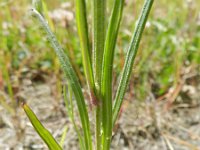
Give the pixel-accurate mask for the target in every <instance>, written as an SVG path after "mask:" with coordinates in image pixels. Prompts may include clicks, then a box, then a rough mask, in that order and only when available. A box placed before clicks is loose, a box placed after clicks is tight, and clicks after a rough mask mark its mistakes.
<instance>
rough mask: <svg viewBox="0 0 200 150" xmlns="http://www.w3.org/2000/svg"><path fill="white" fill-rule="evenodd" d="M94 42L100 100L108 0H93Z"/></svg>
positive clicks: (98, 114)
mask: <svg viewBox="0 0 200 150" xmlns="http://www.w3.org/2000/svg"><path fill="white" fill-rule="evenodd" d="M92 13H93V16H92V21H93V23H92V26H93V32H92V34H93V35H92V36H93V39H92V42H93V55H92V58H93V72H94V81H95V88H96V95H97V97H98V101H100V89H101V87H100V86H101V70H102V62H103V51H104V42H105V22H106V0H92ZM100 103H101V102H98V103H97V108H96V149H97V150H99V149H101V125H102V106H101V105H100Z"/></svg>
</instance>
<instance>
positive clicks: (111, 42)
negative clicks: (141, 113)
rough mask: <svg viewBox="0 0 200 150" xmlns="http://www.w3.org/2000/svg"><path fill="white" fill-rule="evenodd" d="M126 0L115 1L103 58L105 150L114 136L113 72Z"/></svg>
mask: <svg viewBox="0 0 200 150" xmlns="http://www.w3.org/2000/svg"><path fill="white" fill-rule="evenodd" d="M123 5H124V0H115V3H114V7H113V11H112V14H111V18H110V22H109V25H108V30H107V34H106V41H105V47H104V56H103V70H102V81H101V83H102V86H101V95H102V99H103V102H102V103H103V105H102V118H103V137H102V142H103V149H109V148H110V142H111V136H112V70H113V58H114V50H115V46H116V39H117V35H118V30H119V26H120V22H121V17H122V12H123Z"/></svg>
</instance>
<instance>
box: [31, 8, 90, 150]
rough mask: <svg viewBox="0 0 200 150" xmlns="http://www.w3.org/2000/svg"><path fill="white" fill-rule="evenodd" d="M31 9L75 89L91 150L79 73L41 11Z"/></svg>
mask: <svg viewBox="0 0 200 150" xmlns="http://www.w3.org/2000/svg"><path fill="white" fill-rule="evenodd" d="M31 11H32V14H33V16H35V17H36V18H37V20H38V21H39V23H40V24H41V26H42V28H43V30H44V31H45V32H46V35H47V38H48V39H49V41H50V43H51V45H52V47H53V48H54V50H55V52H56V54H57V56H58V58H59V61H60V63H61V67H62V69H63V71H64V73H65V76H66V77H67V79H68V81H69V84H70V87H71V88H72V90H73V93H74V96H75V99H76V102H77V106H78V110H79V114H80V119H81V123H82V128H83V131H84V138H85V144H86V149H88V150H90V149H92V147H91V146H92V140H91V134H90V125H89V118H88V112H87V108H86V104H85V101H84V97H83V93H82V90H81V86H80V83H79V81H78V78H77V75H76V73H75V71H74V69H73V68H72V65H71V63H70V61H69V58H68V57H67V55H66V54H65V53H64V51H63V49H62V47H61V46H60V44H59V43H58V41H57V39H56V37H55V35H54V34H53V33H52V31H51V30H50V28H49V26H48V24H47V22H46V21H45V19H44V18H43V17H42V16H41V15H40V13H39V12H38V11H37V10H35V9H32V10H31Z"/></svg>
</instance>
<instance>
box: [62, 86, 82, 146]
mask: <svg viewBox="0 0 200 150" xmlns="http://www.w3.org/2000/svg"><path fill="white" fill-rule="evenodd" d="M63 96H64V102H65V106H66V110H67V113H68V115H69V119H70V121H71V122H72V123H73V126H74V129H75V131H76V133H77V135H78V140H79V144H80V148H81V150H85V145H84V142H83V141H84V140H83V137H82V136H81V133H80V129H79V128H78V126H77V124H76V122H75V119H74V105H73V101H72V90H71V87H70V86H69V85H68V96H67V89H66V86H64V87H63Z"/></svg>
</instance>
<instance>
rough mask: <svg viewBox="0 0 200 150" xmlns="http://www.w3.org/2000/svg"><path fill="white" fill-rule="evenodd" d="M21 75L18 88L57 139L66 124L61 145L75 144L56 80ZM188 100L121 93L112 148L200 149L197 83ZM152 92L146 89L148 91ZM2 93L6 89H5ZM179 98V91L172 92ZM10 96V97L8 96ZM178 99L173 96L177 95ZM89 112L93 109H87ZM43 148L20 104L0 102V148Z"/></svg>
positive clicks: (71, 127)
mask: <svg viewBox="0 0 200 150" xmlns="http://www.w3.org/2000/svg"><path fill="white" fill-rule="evenodd" d="M53 82H54V81H51V83H48V84H47V83H46V82H41V83H34V82H31V80H28V79H24V80H23V81H22V83H21V85H20V90H19V92H18V93H17V95H18V98H19V97H20V98H22V99H26V101H27V103H28V104H29V105H30V107H31V108H32V109H33V110H34V112H35V113H36V114H37V115H38V117H39V119H40V120H41V121H42V123H43V124H44V125H45V127H47V128H48V129H49V130H50V131H51V132H52V133H53V135H54V137H56V139H57V140H58V141H59V140H60V138H61V135H62V132H63V130H64V128H65V127H67V129H68V130H67V136H66V140H65V143H64V149H66V150H67V149H70V150H77V149H79V148H78V139H77V136H76V132H75V131H74V129H73V125H72V124H71V123H70V120H69V119H68V117H67V114H66V111H65V107H64V103H63V100H62V99H60V100H59V99H56V98H55V96H54V94H53V93H54V90H55V86H54V85H55V84H54V83H53ZM195 91H196V94H193V95H189V96H190V97H191V101H190V102H184V101H182V102H180V103H179V102H177V103H176V104H174V105H173V106H171V107H170V108H169V109H167V110H166V109H165V106H166V104H165V103H166V101H165V100H163V101H157V100H155V99H154V98H153V96H149V97H148V98H147V99H146V100H145V101H144V102H138V101H137V100H132V98H131V97H130V96H126V99H128V100H126V99H125V102H124V105H123V113H122V114H121V117H120V118H119V120H118V122H117V125H116V127H115V129H114V132H113V141H112V146H111V149H112V150H200V106H199V104H200V102H199V97H200V95H199V94H198V93H199V91H200V88H199V87H197V88H195ZM150 95H151V94H150ZM5 97H6V95H5ZM177 99H180V100H181V96H179V97H177ZM7 101H8V102H9V99H7ZM177 101H178V100H177ZM91 114H93V112H91ZM43 149H44V150H45V149H47V147H46V145H45V144H44V143H43V142H42V140H41V139H40V137H39V136H38V135H37V133H36V132H35V131H34V130H33V128H32V126H31V124H30V122H29V121H28V119H27V117H26V116H25V113H24V111H23V110H22V109H21V107H18V108H17V109H16V112H15V113H14V114H11V113H10V112H9V111H8V110H7V109H5V107H3V106H2V105H0V150H43Z"/></svg>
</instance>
